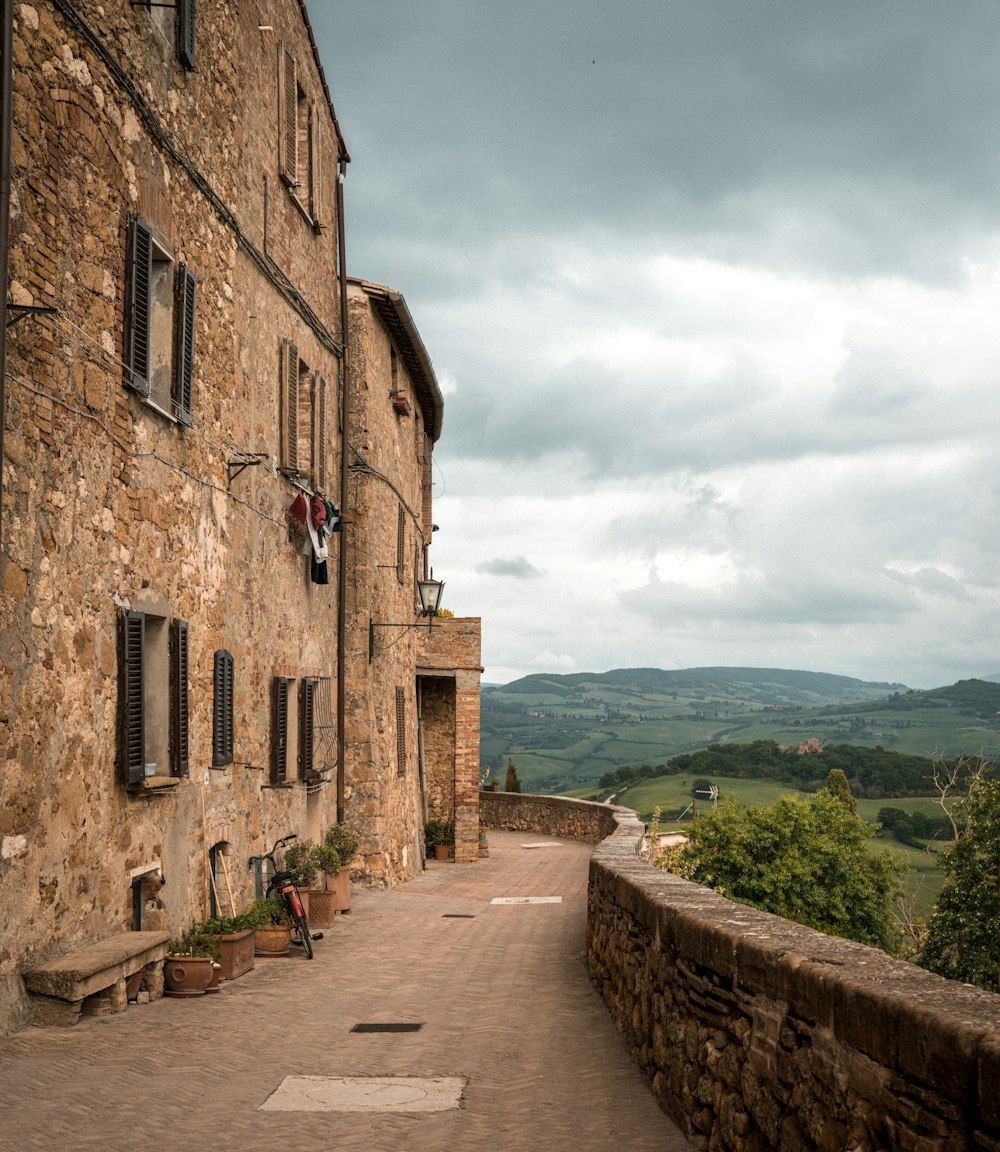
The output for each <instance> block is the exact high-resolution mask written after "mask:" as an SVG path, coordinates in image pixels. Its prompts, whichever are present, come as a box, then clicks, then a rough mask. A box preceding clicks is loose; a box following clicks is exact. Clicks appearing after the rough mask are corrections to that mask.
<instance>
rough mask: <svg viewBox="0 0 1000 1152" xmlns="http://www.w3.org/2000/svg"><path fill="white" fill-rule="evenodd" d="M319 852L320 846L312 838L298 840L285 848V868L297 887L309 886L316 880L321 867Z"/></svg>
mask: <svg viewBox="0 0 1000 1152" xmlns="http://www.w3.org/2000/svg"><path fill="white" fill-rule="evenodd" d="M319 854H320V846H319V845H318V844H317V843H316V842H315V841H313V840H298V841H296V843H294V844H289V846H288V847H287V848H286V849H285V868H287V869H288V871H289V872H291V874H292V880H293V881H294V882H295V886H296V887H297V888H311V887H312V886H313V884H314V883H315V882H316V877H317V875H318V874H319V870H320V867H321V865H320V858H319ZM324 871H325V869H324Z"/></svg>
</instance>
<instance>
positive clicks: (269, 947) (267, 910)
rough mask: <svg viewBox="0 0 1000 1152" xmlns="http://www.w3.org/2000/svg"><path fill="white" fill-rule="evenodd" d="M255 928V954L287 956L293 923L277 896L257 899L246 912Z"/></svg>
mask: <svg viewBox="0 0 1000 1152" xmlns="http://www.w3.org/2000/svg"><path fill="white" fill-rule="evenodd" d="M246 915H247V919H248V920H249V922H250V923H251V924H252V925H253V930H254V954H255V955H257V956H287V955H288V952H289V948H290V945H291V940H292V925H291V921H290V920H289V919H288V913H287V912H286V911H285V906H284V904H283V903H282V902H281V900H280V899H279V898H278V897H276V896H264V897H262V898H261V899H260V900H256V901H255V902H254V903H253V904H252V905H251V907H250V911H249V912H248V913H247V914H246Z"/></svg>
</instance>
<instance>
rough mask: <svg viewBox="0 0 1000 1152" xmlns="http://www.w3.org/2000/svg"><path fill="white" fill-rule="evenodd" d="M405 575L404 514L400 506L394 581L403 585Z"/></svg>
mask: <svg viewBox="0 0 1000 1152" xmlns="http://www.w3.org/2000/svg"><path fill="white" fill-rule="evenodd" d="M405 575H406V513H405V512H404V511H403V505H402V504H400V506H399V512H398V514H397V516H396V579H397V580H398V581H399V582H400V584H402V583H403V577H404V576H405Z"/></svg>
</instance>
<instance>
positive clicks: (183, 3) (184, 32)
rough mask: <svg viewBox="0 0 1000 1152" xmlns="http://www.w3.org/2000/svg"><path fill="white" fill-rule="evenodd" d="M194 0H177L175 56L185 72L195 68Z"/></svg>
mask: <svg viewBox="0 0 1000 1152" xmlns="http://www.w3.org/2000/svg"><path fill="white" fill-rule="evenodd" d="M194 5H195V0H177V58H178V59H179V60H180V62H181V67H182V68H183V69H184V70H185V71H186V72H193V71H194V68H195V38H194Z"/></svg>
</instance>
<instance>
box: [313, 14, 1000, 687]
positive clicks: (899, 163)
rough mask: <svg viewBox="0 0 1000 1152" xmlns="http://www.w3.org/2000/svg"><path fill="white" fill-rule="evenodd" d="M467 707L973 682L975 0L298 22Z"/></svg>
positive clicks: (998, 419) (981, 515)
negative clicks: (720, 677) (429, 394)
mask: <svg viewBox="0 0 1000 1152" xmlns="http://www.w3.org/2000/svg"><path fill="white" fill-rule="evenodd" d="M309 11H310V18H311V20H312V23H313V27H314V30H315V33H316V37H317V41H318V44H319V48H320V54H321V56H322V58H323V62H324V67H325V69H326V73H327V78H328V80H329V83H330V88H331V91H332V95H333V99H334V104H335V106H336V109H337V115H338V118H339V120H340V123H341V126H342V128H343V131H344V135H345V138H346V140H347V144H348V148H349V150H350V152H351V157H352V163H351V165H350V167H349V169H348V175H347V183H346V198H347V252H348V267H349V271H350V273H351V274H352V275H357V276H363V277H365V278H367V279H370V280H376V281H380V282H383V283H387V284H390V285H392V286H393V287H395V288H397V289H399V291H401V292H402V293H403V295H404V296H405V298H406V301H407V304H408V305H409V308H410V311H411V312H412V314H413V317H414V319H415V321H416V324H417V326H418V328H419V330H420V333H421V336H422V337H423V340H424V343H425V344H426V346H427V348H428V351H429V353H430V356H431V359H432V360H433V362H434V367H435V371H436V373H437V376H438V380H439V382H440V384H441V387H442V390H443V392H444V394H445V416H444V427H443V432H442V436H441V439H440V441H439V442H438V446H437V449H436V453H435V460H436V467H435V489H434V493H435V497H434V498H435V508H434V519H435V521H436V522H437V523H438V524H439V525H440V526H441V530H440V531H439V532H438V533H436V534H435V540H434V547H433V548H432V559H433V564H434V569H435V574H436V575H437V576H438V577H440V578H442V579H444V580H445V581H446V587H445V599H444V604H445V606H447V607H449V608H451V609H453V610H454V611H455V612H456V613H457V614H459V615H470V616H482V618H483V662H484V664H485V666H486V673H485V676H484V679H485V680H486V681H487V682H503V681H507V680H510V679H513V678H515V677H517V676H521V675H525V674H527V673H529V672H541V671H549V672H574V671H577V672H581V671H605V670H607V669H610V668H619V667H636V666H655V667H661V668H687V667H693V666H702V665H741V666H757V667H781V668H801V669H808V670H812V671H818V672H835V673H840V674H843V675H849V676H857V677H861V678H862V679H866V680H888V681H899V682H902V683H905V684H907V685H909V686H911V687H917V688H921V687H932V686H936V685H941V684H949V683H951V682H953V681H954V680H956V679H959V678H962V677H968V676H975V675H984V674H990V673H995V672H998V671H1000V652H998V651H997V645H996V642H995V636H996V623H997V619H998V587H1000V531H998V522H997V512H998V489H1000V476H998V469H997V466H996V462H997V457H998V444H1000V388H998V383H1000V66H998V60H1000V5H997V4H996V2H995V0H983V2H981V3H977V2H975V0H959V2H958V3H955V4H943V3H941V2H940V0H928V2H921V0H897V2H879V0H857V2H854V0H837V2H836V3H825V4H823V3H803V2H802V0H788V2H778V0H775V2H766V0H725V2H721V0H720V2H713V0H651V2H639V0H618V2H617V3H615V4H597V3H595V2H592V0H587V2H581V0H577V2H575V3H570V2H569V0H531V2H530V3H529V2H526V0H504V2H503V3H496V2H495V0H422V2H421V3H419V4H417V3H414V2H413V0H363V2H359V0H351V2H347V0H311V3H310V6H309Z"/></svg>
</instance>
